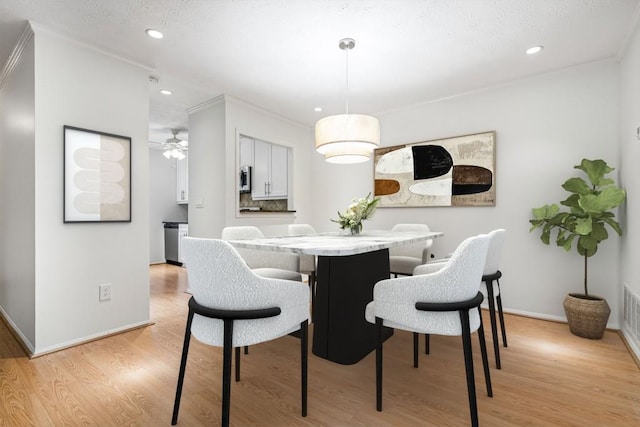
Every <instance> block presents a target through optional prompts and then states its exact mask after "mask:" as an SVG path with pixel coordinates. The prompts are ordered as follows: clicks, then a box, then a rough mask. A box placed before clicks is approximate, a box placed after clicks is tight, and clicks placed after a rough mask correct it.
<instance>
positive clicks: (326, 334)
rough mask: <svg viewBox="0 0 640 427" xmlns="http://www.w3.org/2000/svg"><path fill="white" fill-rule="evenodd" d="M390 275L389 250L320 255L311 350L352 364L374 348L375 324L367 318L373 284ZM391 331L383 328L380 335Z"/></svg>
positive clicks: (340, 361)
mask: <svg viewBox="0 0 640 427" xmlns="http://www.w3.org/2000/svg"><path fill="white" fill-rule="evenodd" d="M388 278H389V250H388V249H382V250H379V251H374V252H367V253H363V254H357V255H349V256H319V257H318V271H317V285H316V296H315V301H314V303H315V305H314V307H313V310H314V321H313V322H314V323H313V347H312V352H313V354H314V355H316V356H318V357H322V358H323V359H327V360H330V361H332V362H335V363H339V364H342V365H353V364H354V363H357V362H359V361H360V360H362V359H363V358H364V357H365V356H366V355H367V354H369V353H371V352H372V351H373V350H375V344H376V341H375V325H373V324H371V323H369V322H367V321H366V319H365V317H364V311H365V307H366V305H367V304H368V303H369V302H371V301H373V287H374V285H375V284H376V283H377V282H378V281H380V280H383V279H388ZM391 335H393V329H391V328H384V331H383V339H384V340H386V339H387V338H389V337H390V336H391Z"/></svg>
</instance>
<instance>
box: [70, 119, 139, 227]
mask: <svg viewBox="0 0 640 427" xmlns="http://www.w3.org/2000/svg"><path fill="white" fill-rule="evenodd" d="M130 221H131V138H129V137H126V136H119V135H112V134H109V133H103V132H96V131H91V130H87V129H80V128H76V127H72V126H64V222H130Z"/></svg>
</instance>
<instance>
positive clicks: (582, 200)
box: [529, 159, 626, 339]
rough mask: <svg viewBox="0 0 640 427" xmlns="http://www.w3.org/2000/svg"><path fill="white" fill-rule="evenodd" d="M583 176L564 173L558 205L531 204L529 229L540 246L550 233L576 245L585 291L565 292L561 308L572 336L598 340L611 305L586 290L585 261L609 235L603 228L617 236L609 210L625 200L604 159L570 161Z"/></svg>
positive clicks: (618, 229) (568, 247)
mask: <svg viewBox="0 0 640 427" xmlns="http://www.w3.org/2000/svg"><path fill="white" fill-rule="evenodd" d="M574 168H575V169H579V170H581V171H582V172H584V174H585V175H586V178H587V179H588V182H587V181H585V180H584V179H583V178H581V177H574V178H569V179H568V180H566V181H565V182H564V184H562V188H564V189H565V190H566V191H568V192H569V193H570V195H569V197H567V198H566V199H565V200H563V201H561V202H560V205H562V206H564V207H566V209H561V207H560V206H558V204H555V203H554V204H551V205H544V206H542V207H539V208H534V209H532V211H533V219H531V220H529V222H530V223H531V229H530V230H529V231H533V230H536V229H540V230H541V232H542V233H541V235H540V240H542V243H544V244H545V245H548V244H549V243H550V241H551V237H552V234H554V233H555V243H556V245H557V246H559V247H562V248H564V250H566V251H570V250H571V248H572V247H574V243H575V248H576V251H577V253H578V255H580V256H582V257H584V293H570V294H569V295H567V297H566V298H565V300H564V304H563V305H564V310H565V314H566V316H567V322H568V324H569V329H570V330H571V332H572V333H573V334H575V335H578V336H581V337H585V338H592V339H600V338H602V336H603V335H604V330H605V328H606V326H607V321H608V319H609V314H610V313H611V310H610V308H609V305H608V304H607V301H606V300H605V299H604V298H602V297H599V296H596V295H592V294H590V293H589V288H588V287H587V260H588V259H589V258H590V257H592V256H593V255H595V254H596V252H597V251H598V245H599V244H600V243H601V242H603V241H605V240H606V239H607V238H608V237H609V232H608V231H607V228H610V229H612V230H613V231H615V232H616V233H617V234H618V235H619V236H621V235H622V227H621V226H620V224H619V223H618V222H617V221H616V219H615V213H614V212H613V210H614V209H615V208H617V207H618V206H620V204H622V202H623V201H624V200H625V197H626V194H625V192H624V190H622V189H621V188H620V187H618V186H617V185H616V184H615V182H614V180H613V179H611V178H607V177H606V175H607V174H609V173H611V172H612V171H613V170H614V168H612V167H610V166H609V165H607V163H606V162H605V161H604V160H600V159H598V160H588V159H583V160H582V162H581V163H580V164H579V165H576V166H574Z"/></svg>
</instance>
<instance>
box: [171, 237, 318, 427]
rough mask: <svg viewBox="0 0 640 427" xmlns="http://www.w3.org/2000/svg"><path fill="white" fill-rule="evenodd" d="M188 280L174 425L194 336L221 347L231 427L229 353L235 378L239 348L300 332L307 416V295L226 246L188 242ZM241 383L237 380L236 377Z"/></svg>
mask: <svg viewBox="0 0 640 427" xmlns="http://www.w3.org/2000/svg"><path fill="white" fill-rule="evenodd" d="M184 252H185V259H186V260H187V277H188V281H189V285H190V286H191V288H192V290H193V295H192V297H191V299H190V300H189V314H188V317H187V325H186V331H185V336H184V344H183V350H182V359H181V362H180V371H179V374H178V384H177V387H176V397H175V402H174V407H173V417H172V419H171V424H172V425H175V424H176V423H177V422H178V411H179V408H180V398H181V395H182V386H183V383H184V375H185V369H186V364H187V354H188V352H189V343H190V338H191V335H192V334H193V336H194V337H195V338H196V339H197V340H198V341H201V342H203V343H204V344H208V345H211V346H216V347H222V348H223V362H222V365H223V367H222V425H223V426H228V425H229V413H230V407H231V355H232V349H234V348H235V356H236V376H237V375H238V374H239V362H240V346H248V345H253V344H258V343H262V342H265V341H270V340H274V339H276V338H279V337H282V336H285V335H287V334H290V333H291V332H295V331H300V356H301V403H302V416H303V417H305V416H306V415H307V364H308V356H307V348H308V338H307V337H308V335H307V334H308V322H309V293H308V291H307V289H306V287H303V286H300V284H299V283H296V282H294V281H289V280H281V279H270V278H264V277H260V276H258V275H256V274H255V273H253V272H252V271H251V270H250V269H249V268H248V267H247V265H246V263H245V262H244V261H243V260H242V258H241V257H240V255H239V253H238V251H237V250H236V249H235V248H234V247H233V246H231V245H230V244H229V243H228V242H225V241H222V240H217V239H197V238H193V237H187V238H185V240H184ZM236 379H237V378H236Z"/></svg>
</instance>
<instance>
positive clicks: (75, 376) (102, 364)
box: [0, 265, 640, 426]
mask: <svg viewBox="0 0 640 427" xmlns="http://www.w3.org/2000/svg"><path fill="white" fill-rule="evenodd" d="M150 286H151V320H152V321H154V322H155V324H154V325H152V326H148V327H145V328H142V329H138V330H134V331H130V332H127V333H123V334H120V335H116V336H112V337H109V338H105V339H102V340H98V341H94V342H91V343H88V344H84V345H81V346H77V347H74V348H70V349H67V350H63V351H60V352H57V353H52V354H49V355H46V356H42V357H39V358H35V359H31V360H30V359H29V358H27V357H26V356H25V354H24V352H23V351H22V349H21V347H20V346H19V345H18V343H17V342H16V341H15V339H14V338H13V336H12V335H11V334H10V333H9V331H8V330H7V327H6V326H5V325H4V324H0V397H1V399H0V426H29V425H36V426H62V425H67V426H76V425H90V426H121V425H131V426H162V425H167V426H168V425H170V422H171V411H172V406H173V398H174V393H175V386H176V379H177V374H178V366H179V359H180V353H181V347H182V339H183V334H184V325H185V320H186V303H187V300H188V298H189V295H187V294H185V293H184V292H183V291H184V289H186V275H185V272H184V270H183V269H181V268H179V267H175V266H167V265H157V266H152V267H151V268H150ZM503 288H504V291H505V299H506V300H507V303H508V298H509V294H508V279H505V282H504V283H503ZM485 315H486V313H485ZM486 320H488V319H487V317H486V316H485V325H488V322H487V321H486ZM506 323H507V332H508V338H509V347H508V348H506V349H505V348H503V349H502V352H501V356H502V370H496V369H495V368H493V367H492V368H491V375H492V381H493V391H494V397H493V398H489V397H487V395H486V391H485V388H484V383H483V376H482V370H481V361H480V357H479V351H478V344H477V338H475V336H474V339H473V343H474V357H475V362H476V363H475V365H476V381H477V390H478V407H479V418H480V424H481V425H484V426H520V425H527V426H556V425H557V426H638V425H640V370H639V369H638V367H637V366H636V364H635V362H634V360H633V358H632V357H631V355H630V354H629V352H628V350H627V349H626V347H625V345H624V343H623V342H622V340H621V338H620V337H619V335H618V334H617V333H616V332H609V331H608V332H606V334H605V337H604V339H602V340H599V341H591V340H586V339H581V338H578V337H575V336H573V335H571V334H570V333H569V332H568V328H567V326H566V325H563V324H559V323H553V322H546V321H541V320H534V319H529V318H524V317H518V316H511V315H507V316H506ZM490 335H491V334H489V333H487V340H488V346H489V351H490V359H491V363H492V366H493V359H492V355H491V340H490ZM421 344H422V342H421ZM220 361H221V351H220V349H217V348H212V347H209V346H205V345H202V344H200V343H198V342H197V341H196V340H195V339H193V340H192V345H191V351H190V358H189V363H188V365H187V372H186V378H185V387H184V392H183V400H182V406H181V409H180V418H179V422H178V425H182V426H201V425H219V423H220V415H219V414H220V394H221V390H220V388H221V387H220V371H221V368H220ZM242 362H243V363H242V380H241V381H240V382H239V383H233V384H232V391H231V425H232V426H417V425H424V426H461V425H468V424H469V410H468V401H467V393H466V386H465V376H464V363H463V356H462V346H461V342H460V338H459V337H439V336H434V337H432V342H431V355H429V356H427V355H424V354H422V355H421V356H420V368H418V369H414V368H413V367H412V350H411V335H410V334H409V333H405V332H401V331H397V332H396V334H395V335H394V336H393V337H392V338H391V339H390V340H388V341H387V342H386V343H385V360H384V369H385V373H384V376H385V378H384V395H383V396H384V402H383V405H384V407H383V412H376V410H375V390H374V388H375V376H374V375H375V373H374V355H373V354H370V355H369V356H367V357H366V358H365V359H363V360H362V361H361V362H359V363H357V364H355V365H351V366H341V365H337V364H334V363H331V362H328V361H325V360H322V359H319V358H317V357H315V356H312V355H311V353H310V359H309V415H308V416H307V417H306V418H302V417H301V416H300V403H299V401H300V391H299V342H298V341H297V339H295V338H293V337H289V336H287V337H283V338H280V339H278V340H276V341H273V342H270V343H265V344H260V345H256V346H252V347H251V349H250V354H249V355H247V356H243V359H242Z"/></svg>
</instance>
